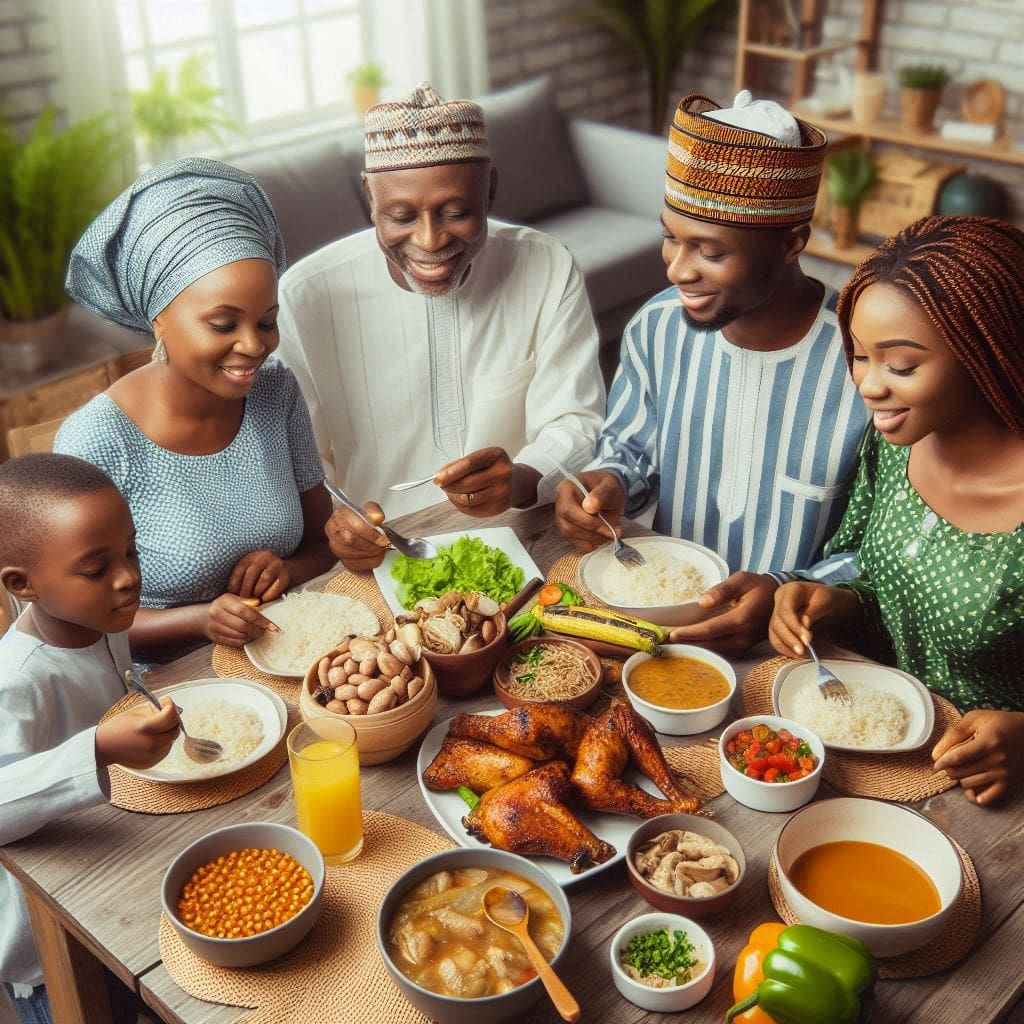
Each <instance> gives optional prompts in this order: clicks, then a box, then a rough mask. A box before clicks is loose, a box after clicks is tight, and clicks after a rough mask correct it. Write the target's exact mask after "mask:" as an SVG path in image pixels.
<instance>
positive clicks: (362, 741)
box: [299, 650, 437, 764]
mask: <svg viewBox="0 0 1024 1024" xmlns="http://www.w3.org/2000/svg"><path fill="white" fill-rule="evenodd" d="M337 653H338V651H337V650H333V651H328V652H327V654H326V656H327V657H329V658H333V657H334V655H335V654H337ZM323 657H324V655H323V654H321V655H320V658H323ZM320 658H317V659H316V661H314V662H313V664H312V666H311V667H310V669H309V671H308V672H307V673H306V675H305V677H304V678H303V680H302V689H301V691H300V692H299V714H301V715H302V718H303V720H306V719H307V718H313V717H316V716H320V715H334V713H333V712H331V711H328V710H327V709H326V708H325V707H323V705H321V704H318V703H317V700H316V698H315V697H314V696H313V694H314V693H316V690H317V688H318V686H319V685H320V680H319V676H318V674H317V666H318V665H319V664H320ZM413 667H414V668H415V670H416V672H417V674H418V675H421V676H423V681H424V686H423V689H422V690H420V692H419V693H417V694H416V696H415V697H413V698H412V700H407V701H406V702H405V703H404V704H399V705H398V707H397V708H392V709H391V710H390V711H381V712H379V713H378V714H376V715H334V717H337V718H343V719H344V720H345V721H346V722H348V723H349V724H350V725H351V726H352V728H353V729H355V731H356V746H357V747H358V749H359V763H360V764H383V763H384V762H385V761H391V760H393V759H394V758H396V757H398V755H399V754H402V753H404V752H405V751H406V750H408V749H409V747H411V746H412V745H413V744H414V743H415V742H416V740H417V739H419V737H420V736H421V735H422V734H423V733H424V732H425V731H426V729H427V728H428V726H429V725H430V722H431V720H432V719H433V717H434V709H435V708H436V707H437V677H436V676H435V675H434V671H433V669H432V668H431V666H430V662H428V661H427V659H426V658H420V660H419V661H418V662H417V663H416V664H415V666H413Z"/></svg>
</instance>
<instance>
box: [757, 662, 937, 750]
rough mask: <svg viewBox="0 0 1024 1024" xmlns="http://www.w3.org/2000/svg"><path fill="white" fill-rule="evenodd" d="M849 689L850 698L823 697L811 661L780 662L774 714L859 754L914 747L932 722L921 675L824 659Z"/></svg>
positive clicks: (924, 740) (833, 745)
mask: <svg viewBox="0 0 1024 1024" xmlns="http://www.w3.org/2000/svg"><path fill="white" fill-rule="evenodd" d="M822 663H823V664H824V665H825V666H826V667H827V668H829V669H831V670H832V671H833V672H834V673H835V674H836V675H837V676H838V677H839V679H840V680H842V682H843V684H844V685H845V686H846V688H847V690H848V691H849V693H850V702H849V704H846V703H844V702H842V701H838V700H828V699H826V698H825V697H824V696H823V695H822V694H821V691H820V690H819V689H818V686H817V683H816V682H815V667H814V663H813V662H811V661H794V662H791V663H790V664H788V665H783V667H782V668H781V669H779V671H778V674H777V675H776V676H775V682H774V684H773V686H772V705H773V707H774V709H775V713H776V714H777V715H782V716H783V717H785V718H791V719H792V720H793V721H794V722H799V723H800V724H801V725H804V726H806V727H807V728H809V729H810V730H812V731H813V732H814V733H816V734H817V735H818V736H819V737H820V738H821V741H822V742H823V743H824V744H825V746H827V747H829V748H830V749H832V750H849V751H853V752H855V753H860V754H869V753H890V752H900V751H907V750H917V749H918V748H919V747H922V746H924V745H925V744H926V743H927V742H928V740H929V737H930V736H931V734H932V730H933V729H934V727H935V705H934V704H933V703H932V698H931V694H930V693H929V692H928V689H927V688H926V687H925V686H924V684H923V683H921V682H920V680H918V679H915V678H914V677H913V676H911V675H908V674H907V673H906V672H901V671H900V670H899V669H896V668H890V667H888V666H887V665H878V664H876V663H875V662H871V661H857V660H854V659H845V658H843V659H840V658H826V659H824V661H823V662H822Z"/></svg>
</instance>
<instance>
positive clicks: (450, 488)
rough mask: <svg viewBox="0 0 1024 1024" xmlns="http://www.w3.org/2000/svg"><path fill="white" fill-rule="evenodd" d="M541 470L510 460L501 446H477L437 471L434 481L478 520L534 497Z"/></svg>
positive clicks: (527, 501) (525, 502)
mask: <svg viewBox="0 0 1024 1024" xmlns="http://www.w3.org/2000/svg"><path fill="white" fill-rule="evenodd" d="M539 481H540V473H538V472H537V470H535V469H534V468H533V467H532V466H526V465H523V464H522V463H518V462H513V461H512V460H511V459H510V458H509V455H508V452H506V451H505V449H504V448H497V447H494V448H480V449H479V450H478V451H475V452H470V453H469V454H468V455H464V456H463V457H462V458H461V459H456V460H455V461H454V462H449V463H448V465H447V466H442V467H441V469H439V470H438V473H437V476H436V477H434V482H435V483H436V484H437V485H438V487H440V488H441V489H442V490H443V491H444V492H445V494H447V495H448V500H449V501H450V502H451V503H452V504H453V505H454V506H455V507H456V508H457V509H458V510H459V511H460V512H463V513H465V514H466V515H467V516H476V517H477V518H479V519H483V518H486V517H487V516H496V515H500V514H501V513H502V512H507V511H508V510H509V509H510V508H518V507H520V506H523V505H532V504H533V503H534V502H535V501H536V500H537V484H538V482H539Z"/></svg>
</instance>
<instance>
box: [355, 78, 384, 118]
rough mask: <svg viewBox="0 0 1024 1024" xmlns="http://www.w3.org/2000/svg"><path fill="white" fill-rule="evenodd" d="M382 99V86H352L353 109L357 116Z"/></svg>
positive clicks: (363, 113)
mask: <svg viewBox="0 0 1024 1024" xmlns="http://www.w3.org/2000/svg"><path fill="white" fill-rule="evenodd" d="M379 99H380V87H379V86H376V85H353V86H352V110H353V112H354V113H355V114H356V116H357V117H363V116H365V114H366V112H367V111H368V110H369V109H370V107H372V106H373V105H374V104H375V103H376V102H377V101H378V100H379Z"/></svg>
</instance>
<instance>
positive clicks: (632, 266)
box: [533, 206, 667, 319]
mask: <svg viewBox="0 0 1024 1024" xmlns="http://www.w3.org/2000/svg"><path fill="white" fill-rule="evenodd" d="M533 226H534V227H535V228H536V229H537V230H538V231H544V232H546V233H547V234H549V235H553V236H554V237H555V238H557V239H558V240H559V241H560V242H562V243H563V244H564V245H565V247H566V248H567V249H568V250H569V251H570V252H571V253H572V254H573V257H574V258H575V260H576V263H577V265H578V266H579V268H580V271H581V272H582V274H583V277H584V279H585V280H586V284H587V295H588V297H589V298H590V307H591V309H593V311H594V316H595V317H596V318H598V319H600V317H601V314H602V313H604V312H605V311H607V310H611V309H614V308H615V307H617V306H620V305H622V304H623V303H625V302H629V301H630V300H632V301H633V302H634V311H635V310H636V309H639V308H640V306H641V305H642V304H643V303H644V302H645V301H646V300H647V299H648V298H650V296H652V295H654V294H655V292H659V291H661V289H662V288H664V287H665V285H666V283H667V282H666V279H665V264H664V263H663V262H662V259H661V226H660V225H659V224H658V221H657V220H655V219H654V218H653V217H638V216H637V215H636V214H633V213H620V212H619V211H618V210H608V209H605V208H604V207H601V206H586V207H580V208H579V209H576V210H566V211H565V212H563V213H559V214H555V215H554V216H552V217H546V218H544V219H543V220H539V221H537V222H536V223H535V224H534V225H533Z"/></svg>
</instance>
